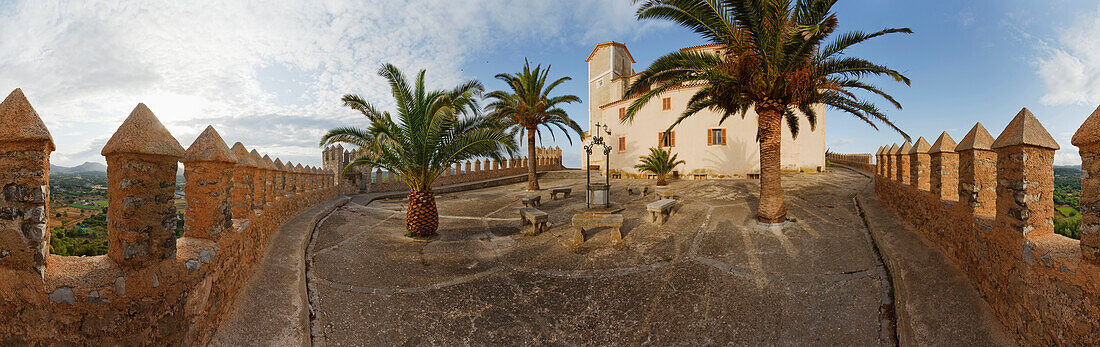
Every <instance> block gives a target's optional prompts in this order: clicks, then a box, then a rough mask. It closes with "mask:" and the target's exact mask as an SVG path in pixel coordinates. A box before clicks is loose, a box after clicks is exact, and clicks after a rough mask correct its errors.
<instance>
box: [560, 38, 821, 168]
mask: <svg viewBox="0 0 1100 347" xmlns="http://www.w3.org/2000/svg"><path fill="white" fill-rule="evenodd" d="M688 50H701V51H712V52H717V50H718V47H717V46H714V45H707V46H697V47H688V48H684V49H683V51H688ZM585 61H586V62H588V103H589V105H588V129H590V131H594V130H595V129H596V123H599V124H601V125H602V124H607V126H608V130H609V131H610V132H611V135H606V134H604V137H605V141H606V142H607V143H608V144H609V145H611V146H612V147H613V148H612V150H611V155H610V166H609V167H610V169H611V172H612V174H621V175H624V176H628V177H643V176H644V174H643V173H641V172H639V171H637V170H635V169H634V165H635V164H637V163H638V162H639V159H638V158H639V157H641V156H645V155H648V154H649V148H651V147H658V146H660V147H664V148H666V149H669V150H671V151H672V152H673V153H676V154H678V155H679V158H680V159H683V160H684V161H685V164H683V165H681V166H678V167H677V168H676V172H675V174H676V175H678V176H680V177H682V178H687V179H693V178H694V179H703V178H726V177H745V176H749V175H753V174H756V173H759V172H760V146H759V144H758V143H757V141H756V117H757V116H756V113H755V112H753V111H751V110H750V111H749V113H748V114H746V115H745V117H744V118H741V117H737V116H733V117H730V118H728V119H726V121H725V122H723V123H722V124H719V122H718V120H719V119H720V115H719V114H718V113H717V112H714V111H711V110H703V111H701V112H699V113H698V114H696V115H694V116H692V117H689V118H688V119H685V120H684V121H683V122H681V123H680V124H679V125H677V126H676V128H674V130H673V131H672V132H671V133H670V134H669V135H668V136H667V138H666V136H664V135H663V133H664V131H665V129H667V128H668V126H669V125H671V124H672V123H673V122H674V121H675V120H676V118H677V117H678V116H679V115H680V114H681V113H683V111H684V109H685V108H686V107H687V102H688V100H689V99H690V98H691V96H692V95H694V94H695V92H696V91H698V90H699V88H701V86H699V85H684V86H683V87H680V88H675V89H672V90H669V91H667V92H665V93H663V94H661V95H660V96H658V97H656V98H654V99H653V100H651V101H650V102H649V103H648V104H646V105H645V106H644V107H643V108H642V109H641V110H639V112H638V114H637V115H636V116H635V117H634V120H633V121H632V122H620V119H621V118H622V117H623V116H624V115H625V114H626V109H627V108H628V107H629V106H630V103H631V102H633V101H634V100H635V98H634V97H626V98H624V97H623V92H624V91H625V90H626V89H627V88H628V86H629V83H630V81H631V78H632V77H634V76H636V74H635V72H634V69H633V67H632V65H633V64H634V63H635V61H634V58H633V57H632V56H631V55H630V51H629V50H628V49H627V48H626V45H624V44H622V43H618V42H605V43H601V44H598V45H596V48H595V49H593V50H592V53H591V54H589V55H588V58H587V59H586V60H585ZM799 123H800V124H799V134H798V138H797V139H796V138H794V137H792V136H791V132H790V130H789V129H788V127H787V123H786V122H783V142H782V146H783V147H782V168H783V170H788V171H799V170H805V171H814V170H818V169H819V168H823V167H824V166H825V117H824V112H823V110H821V109H818V112H817V127H816V128H815V129H814V130H810V124H809V122H808V121H806V119H805V117H800V120H799ZM586 135H587V134H586ZM582 155H584V154H583V153H582ZM581 159H582V160H581V163H582V165H585V164H584V163H585V158H581ZM590 160H591V161H590V164H589V165H591V166H592V168H593V169H596V168H597V167H598V168H601V169H603V168H604V165H606V164H605V163H604V156H603V154H602V153H600V154H599V155H596V154H593V155H592V158H590Z"/></svg>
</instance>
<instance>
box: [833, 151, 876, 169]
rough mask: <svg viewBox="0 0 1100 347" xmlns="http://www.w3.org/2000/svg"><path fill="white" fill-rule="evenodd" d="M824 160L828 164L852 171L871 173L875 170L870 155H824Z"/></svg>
mask: <svg viewBox="0 0 1100 347" xmlns="http://www.w3.org/2000/svg"><path fill="white" fill-rule="evenodd" d="M825 159H828V160H829V163H830V164H840V165H844V166H847V167H850V168H853V169H858V170H861V171H866V172H867V173H872V172H875V170H877V169H876V168H875V162H874V159H873V158H872V156H871V155H870V154H840V153H833V152H829V153H825Z"/></svg>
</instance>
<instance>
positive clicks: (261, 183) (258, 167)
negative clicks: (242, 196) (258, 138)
mask: <svg viewBox="0 0 1100 347" xmlns="http://www.w3.org/2000/svg"><path fill="white" fill-rule="evenodd" d="M248 158H249V159H252V164H253V165H254V167H253V168H252V209H262V208H263V207H264V204H266V203H267V193H266V192H265V190H266V189H267V177H268V174H267V167H266V165H264V164H265V163H264V158H263V157H261V156H260V152H257V151H256V150H255V149H253V150H252V151H250V152H248Z"/></svg>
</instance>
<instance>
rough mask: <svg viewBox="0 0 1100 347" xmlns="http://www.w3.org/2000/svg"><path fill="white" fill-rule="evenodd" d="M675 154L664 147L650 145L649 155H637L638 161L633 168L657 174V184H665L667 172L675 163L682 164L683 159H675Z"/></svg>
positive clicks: (670, 170) (674, 166) (673, 167)
mask: <svg viewBox="0 0 1100 347" xmlns="http://www.w3.org/2000/svg"><path fill="white" fill-rule="evenodd" d="M676 157H677V155H676V154H672V152H669V151H666V150H665V149H664V148H660V147H651V148H649V155H647V156H644V157H639V158H638V159H639V160H641V162H640V163H638V164H637V165H634V168H635V169H638V170H640V171H644V172H649V173H652V174H654V175H657V185H658V186H663V185H667V184H668V182H667V181H665V178H668V173H669V172H672V169H675V168H676V166H677V165H680V164H683V163H684V161H683V160H677V159H676Z"/></svg>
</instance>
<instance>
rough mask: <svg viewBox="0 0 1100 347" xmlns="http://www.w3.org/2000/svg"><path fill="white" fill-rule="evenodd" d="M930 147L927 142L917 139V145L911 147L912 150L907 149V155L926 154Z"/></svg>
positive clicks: (922, 137) (922, 138) (921, 138)
mask: <svg viewBox="0 0 1100 347" xmlns="http://www.w3.org/2000/svg"><path fill="white" fill-rule="evenodd" d="M931 148H932V147H931V146H929V145H928V141H927V140H925V139H924V136H921V137H920V138H918V139H917V144H915V145H913V148H911V149H909V152H908V154H927V153H928V150H929V149H931Z"/></svg>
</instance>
